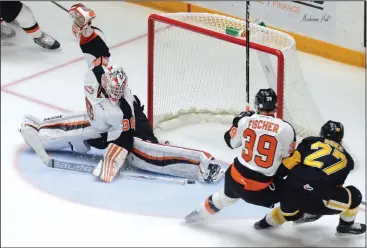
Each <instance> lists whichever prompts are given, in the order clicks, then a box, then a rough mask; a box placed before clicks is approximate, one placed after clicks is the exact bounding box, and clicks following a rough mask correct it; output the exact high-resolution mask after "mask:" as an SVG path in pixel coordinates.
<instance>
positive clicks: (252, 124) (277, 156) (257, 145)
mask: <svg viewBox="0 0 367 248" xmlns="http://www.w3.org/2000/svg"><path fill="white" fill-rule="evenodd" d="M229 134H230V137H231V140H230V142H227V143H228V144H230V146H231V147H232V148H237V147H240V146H242V150H241V155H240V156H238V157H237V159H238V161H239V162H240V163H241V164H242V165H243V166H245V167H247V168H248V169H250V170H252V171H256V172H258V173H261V174H263V175H265V176H267V177H272V176H274V175H275V173H276V172H277V170H278V168H279V166H280V165H281V164H282V160H283V159H284V158H287V157H289V156H291V155H292V153H293V152H294V149H295V146H296V142H295V141H296V134H295V131H294V129H293V127H292V126H291V124H289V123H288V122H285V121H283V120H282V119H279V118H276V117H273V116H267V115H259V114H254V115H252V116H250V117H243V118H242V119H241V120H240V121H239V122H238V126H237V127H235V126H232V128H231V129H230V131H229Z"/></svg>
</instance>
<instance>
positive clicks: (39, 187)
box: [1, 2, 366, 247]
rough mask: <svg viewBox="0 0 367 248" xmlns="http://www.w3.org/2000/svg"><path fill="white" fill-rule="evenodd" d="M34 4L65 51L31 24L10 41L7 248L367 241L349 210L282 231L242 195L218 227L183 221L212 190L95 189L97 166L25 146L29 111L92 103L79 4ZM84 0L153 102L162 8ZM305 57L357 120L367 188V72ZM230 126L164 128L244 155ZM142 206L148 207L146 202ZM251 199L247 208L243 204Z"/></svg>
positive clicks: (4, 170)
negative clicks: (49, 163)
mask: <svg viewBox="0 0 367 248" xmlns="http://www.w3.org/2000/svg"><path fill="white" fill-rule="evenodd" d="M73 3H76V2H62V5H63V6H65V7H66V8H67V7H70V6H71V5H72V4H73ZM26 4H27V5H29V6H30V7H31V8H32V10H33V12H34V14H35V16H36V18H37V20H38V23H39V25H40V27H41V28H42V29H43V30H45V31H46V32H47V33H49V34H50V35H52V36H54V37H55V38H56V39H57V40H58V41H59V42H60V43H61V47H62V49H61V50H59V51H47V50H44V49H41V48H40V47H38V46H37V45H35V44H34V43H33V40H32V39H30V38H29V37H26V35H25V34H23V33H22V31H21V30H17V37H16V39H14V40H11V41H7V42H4V43H3V42H2V46H1V91H2V92H1V245H2V246H106V247H107V246H239V247H244V246H252V247H254V246H272V247H274V246H275V247H290V246H292V247H303V246H305V247H310V246H319V247H322V246H329V247H331V246H334V247H335V246H341V247H346V246H351V247H356V246H358V247H365V235H361V236H358V237H337V236H335V235H334V233H335V227H336V225H337V223H338V217H337V216H331V217H323V218H322V219H320V220H319V221H317V222H315V223H312V224H307V225H303V226H299V227H292V224H289V223H288V224H286V225H284V226H283V227H281V228H279V229H276V230H270V231H263V232H258V231H255V230H254V229H253V227H252V225H253V223H254V222H255V221H257V220H258V219H259V218H262V217H263V215H264V214H265V213H266V212H267V210H264V209H261V208H256V207H249V206H245V205H247V204H244V203H241V204H242V205H239V206H233V207H230V208H228V209H225V210H223V215H222V217H220V216H219V217H218V218H217V219H216V218H214V219H213V220H212V221H211V222H210V223H209V225H206V226H198V227H192V226H190V227H189V226H185V225H181V222H182V220H183V218H184V216H185V214H186V213H189V212H190V211H192V210H193V209H194V208H196V207H197V206H198V205H199V204H200V203H201V200H204V198H203V197H204V196H205V195H207V192H206V191H205V190H202V191H200V193H203V194H204V195H203V196H201V195H195V191H194V190H185V187H186V186H180V187H181V188H180V189H181V191H182V192H180V194H182V197H177V198H174V196H173V195H174V193H175V190H176V189H177V190H178V188H175V187H176V186H172V185H160V186H157V185H155V184H154V183H152V184H150V183H140V182H137V181H136V182H135V181H130V182H129V183H121V187H122V188H121V191H120V190H119V188H118V186H117V185H118V184H115V185H114V186H101V187H105V188H106V187H111V190H110V191H108V188H107V190H106V191H103V189H101V192H99V191H98V190H99V186H98V185H99V184H98V182H96V181H95V182H92V183H91V182H88V183H90V185H91V187H90V188H89V189H90V191H88V187H89V186H88V187H85V185H86V184H83V182H86V180H87V179H85V178H86V177H85V175H80V177H79V174H78V173H76V172H75V173H76V174H73V175H71V174H70V177H69V176H65V175H69V174H63V172H64V171H58V172H55V171H50V170H51V169H49V168H44V167H43V166H42V164H41V162H40V161H39V160H38V158H37V157H35V155H33V156H32V154H28V153H26V151H25V150H24V144H25V143H24V141H23V138H22V137H21V135H20V134H19V132H18V128H19V127H20V123H21V121H22V118H23V116H24V115H26V114H32V115H34V116H36V117H39V118H43V117H46V116H52V115H56V114H60V113H66V112H74V111H83V110H84V97H83V96H84V94H83V90H84V89H83V86H82V85H83V78H84V73H85V70H86V64H85V62H84V60H83V59H82V53H81V51H80V48H79V46H78V43H77V42H76V41H75V40H74V37H73V36H72V33H71V24H72V20H71V18H69V16H68V15H67V13H66V12H64V11H62V10H61V9H59V8H58V7H56V6H55V5H53V4H52V3H50V2H27V3H26ZM84 4H85V5H86V6H89V7H90V8H92V9H94V10H95V12H96V15H97V18H96V20H95V21H94V23H93V24H94V25H95V26H97V27H100V28H101V29H102V30H103V32H104V33H105V36H106V37H107V43H108V45H109V46H110V48H111V51H110V52H111V54H112V57H111V61H113V63H116V64H121V65H123V66H124V68H125V70H126V72H127V73H128V76H129V85H130V87H131V89H132V91H133V92H134V94H136V95H138V96H139V97H140V99H141V100H142V102H143V103H144V104H146V100H147V99H146V95H147V87H146V85H147V83H146V81H147V80H146V79H147V18H148V16H149V15H150V14H151V13H159V12H158V11H156V10H151V9H148V8H143V7H139V6H136V5H133V4H129V3H124V2H85V3H84ZM298 56H299V60H300V63H301V67H302V70H303V74H304V77H305V79H306V82H307V83H308V87H309V88H310V90H311V93H312V96H313V97H314V99H315V101H316V103H317V105H318V107H319V110H320V112H321V114H322V115H323V117H324V119H325V120H329V119H333V120H336V121H341V122H342V123H343V124H344V125H345V129H346V131H345V132H346V133H345V139H344V141H345V143H346V144H347V146H348V147H349V148H350V150H351V152H352V153H353V154H355V156H356V158H357V162H358V163H357V166H356V169H355V171H353V172H352V173H351V175H350V176H349V178H348V181H347V182H346V184H353V185H355V186H356V187H358V188H359V189H360V190H361V192H362V194H363V196H365V115H366V109H365V76H366V75H365V70H364V69H362V68H357V67H352V66H348V65H345V64H341V63H337V62H334V61H330V60H327V59H323V58H320V57H316V56H313V55H309V54H305V53H301V52H298ZM226 128H227V127H225V126H220V125H215V124H212V125H211V124H205V125H195V126H187V127H182V128H180V129H177V130H174V131H172V132H170V133H165V134H164V135H165V136H164V137H165V138H167V139H168V140H170V141H172V142H173V143H175V144H177V143H179V144H181V143H182V144H183V145H185V146H188V147H192V148H197V149H204V150H208V151H210V152H211V153H212V154H215V155H216V156H217V157H219V158H220V159H223V160H226V161H229V162H230V161H231V160H232V158H233V156H235V153H233V152H228V149H224V148H225V144H224V142H223V141H222V140H220V141H219V142H218V141H217V140H216V139H214V138H213V137H215V134H216V133H218V132H222V131H224V130H225V129H226ZM193 132H195V133H199V135H193ZM219 136H222V134H220V135H219ZM48 172H49V173H48ZM52 177H54V178H52ZM35 178H37V180H38V181H35ZM79 178H80V185H81V186H80V187H81V188H82V187H84V188H83V190H86V191H88V192H87V193H86V194H84V197H85V198H89V199H82V200H80V201H78V200H73V199H74V198H73V195H72V194H73V193H72V192H78V194H82V192H81V191H78V183H79V181H78V180H79ZM83 185H84V186H83ZM111 185H112V184H111ZM47 187H49V189H47ZM92 187H93V190H91V189H92ZM130 187H131V188H134V187H137V188H139V190H137V189H130ZM144 187H146V189H147V190H151V194H149V199H143V200H139V202H137V203H136V205H135V206H134V199H138V198H139V197H140V196H144V191H146V190H145V188H144ZM203 187H204V186H203ZM71 189H72V190H73V191H72V190H71ZM154 190H155V191H154ZM56 191H57V192H56ZM140 191H141V192H140ZM55 192H56V193H55ZM104 192H108V193H107V194H105V193H104ZM208 192H209V191H208ZM210 192H213V191H210ZM155 194H156V195H155ZM74 196H75V198H80V197H79V195H74ZM164 196H167V199H168V200H169V199H175V201H174V204H172V203H167V204H168V205H167V206H163V205H164V204H165V201H166V202H167V199H166V198H165V197H164ZM186 198H187V200H186ZM363 198H364V200H365V197H363ZM180 201H182V202H180ZM188 202H189V204H188ZM139 203H140V204H142V206H139V207H138V204H139ZM116 204H117V205H116ZM146 204H152V206H155V207H156V208H157V207H158V206H162V208H161V209H159V210H158V209H156V210H154V211H153V212H154V213H152V214H151V213H149V212H146V209H149V206H150V205H146ZM170 204H172V206H171V205H170ZM175 205H176V206H175ZM98 206H99V207H98ZM242 206H244V207H243V209H242V211H244V213H239V212H241V207H242ZM165 207H166V208H165ZM175 207H177V209H176V210H175V209H173V208H175ZM165 209H166V210H165ZM224 211H226V212H227V213H224ZM237 216H240V218H237ZM358 220H359V221H360V222H362V223H365V212H364V211H360V212H359V214H358V216H357V221H358Z"/></svg>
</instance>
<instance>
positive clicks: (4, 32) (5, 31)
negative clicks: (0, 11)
mask: <svg viewBox="0 0 367 248" xmlns="http://www.w3.org/2000/svg"><path fill="white" fill-rule="evenodd" d="M0 22H1V39H2V40H3V39H10V38H12V37H14V36H15V35H16V32H15V30H14V29H12V28H11V27H10V26H9V25H7V23H6V22H5V21H4V20H3V19H2V18H1V19H0Z"/></svg>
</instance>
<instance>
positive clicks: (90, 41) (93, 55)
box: [79, 30, 111, 68]
mask: <svg viewBox="0 0 367 248" xmlns="http://www.w3.org/2000/svg"><path fill="white" fill-rule="evenodd" d="M79 45H80V48H81V50H82V52H83V55H84V58H85V60H86V62H87V65H88V68H91V67H93V62H94V61H95V60H96V59H97V58H102V57H103V58H105V59H109V58H110V56H111V54H110V49H109V48H108V46H107V45H106V43H105V41H104V40H103V39H102V38H101V36H100V35H99V34H98V33H97V32H96V31H95V30H94V31H93V33H92V35H91V36H89V37H84V36H81V37H80V41H79Z"/></svg>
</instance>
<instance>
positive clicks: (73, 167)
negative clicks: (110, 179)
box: [47, 159, 195, 185]
mask: <svg viewBox="0 0 367 248" xmlns="http://www.w3.org/2000/svg"><path fill="white" fill-rule="evenodd" d="M47 166H48V167H51V168H57V169H62V170H70V171H77V172H83V173H89V174H91V173H92V172H93V170H94V167H95V166H93V165H88V164H79V163H73V162H67V161H61V160H57V159H51V161H50V162H49V163H48V164H47ZM120 176H122V177H124V178H129V179H137V180H148V181H155V182H164V183H173V184H179V185H185V184H194V183H195V180H191V179H187V178H178V177H177V178H176V177H170V176H158V175H153V174H148V173H144V174H143V173H136V172H131V171H120Z"/></svg>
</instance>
